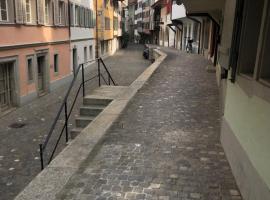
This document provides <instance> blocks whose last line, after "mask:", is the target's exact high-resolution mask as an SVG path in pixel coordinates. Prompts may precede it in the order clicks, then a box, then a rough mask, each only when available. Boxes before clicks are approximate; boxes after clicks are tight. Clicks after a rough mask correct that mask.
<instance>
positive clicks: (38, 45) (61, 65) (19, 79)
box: [0, 0, 72, 114]
mask: <svg viewBox="0 0 270 200" xmlns="http://www.w3.org/2000/svg"><path fill="white" fill-rule="evenodd" d="M68 21H69V20H68V1H67V0H39V1H36V0H15V1H10V0H0V113H1V114H3V113H4V112H6V111H7V110H9V109H10V108H12V107H16V106H19V105H22V104H25V103H27V102H29V101H31V100H32V99H34V98H37V97H39V96H42V95H44V94H46V93H48V92H50V91H51V90H54V89H55V88H57V87H59V86H61V85H63V84H65V83H66V82H67V81H68V80H70V78H71V77H72V76H71V68H70V59H69V58H70V41H69V27H68V23H69V22H68Z"/></svg>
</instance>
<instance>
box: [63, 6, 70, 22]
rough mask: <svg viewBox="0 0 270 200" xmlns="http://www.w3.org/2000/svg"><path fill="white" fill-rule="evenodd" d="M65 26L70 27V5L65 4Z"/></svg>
mask: <svg viewBox="0 0 270 200" xmlns="http://www.w3.org/2000/svg"><path fill="white" fill-rule="evenodd" d="M64 17H65V25H66V26H68V25H69V18H68V3H65V16H64Z"/></svg>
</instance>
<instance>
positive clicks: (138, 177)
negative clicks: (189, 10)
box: [57, 49, 242, 200]
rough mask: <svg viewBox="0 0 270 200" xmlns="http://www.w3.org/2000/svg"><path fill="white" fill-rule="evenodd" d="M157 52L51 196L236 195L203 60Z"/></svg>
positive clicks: (177, 199)
mask: <svg viewBox="0 0 270 200" xmlns="http://www.w3.org/2000/svg"><path fill="white" fill-rule="evenodd" d="M165 50H166V52H167V53H168V57H167V59H166V60H165V62H164V63H163V64H162V65H161V66H160V68H159V69H158V70H157V71H156V72H155V74H154V75H153V76H152V77H151V79H150V80H149V81H148V83H147V84H146V85H145V86H144V87H143V88H142V89H141V90H140V91H139V93H138V94H137V95H136V96H135V98H134V99H133V100H132V102H131V103H130V104H129V105H128V107H127V109H126V110H125V112H124V113H123V114H122V116H121V117H120V119H119V121H118V124H117V125H115V126H114V127H112V128H111V130H110V131H109V132H108V133H107V135H106V137H105V139H104V140H103V142H102V144H101V145H100V146H98V147H97V149H96V150H95V152H94V153H92V154H91V155H89V158H88V159H87V160H86V161H85V162H84V163H83V164H82V166H81V167H80V169H79V170H78V172H77V173H76V174H75V175H74V176H73V177H72V178H71V179H70V180H69V182H68V184H67V185H66V186H65V187H64V189H63V190H62V191H61V192H60V193H59V194H58V196H57V198H58V199H80V200H83V199H87V200H92V199H93V200H94V199H95V200H114V199H119V200H122V199H129V200H133V199H137V200H139V199H152V200H195V199H203V200H241V199H242V198H241V196H240V194H239V191H238V188H237V186H236V183H235V180H234V178H233V175H232V172H231V169H230V166H229V164H228V162H227V160H226V157H225V155H224V151H223V149H222V147H221V144H220V140H219V137H220V136H219V131H220V118H219V98H218V89H217V86H216V82H215V75H214V74H209V73H207V72H206V70H205V68H206V65H207V64H209V63H208V62H207V61H205V60H204V59H203V58H202V57H200V56H197V55H189V54H184V53H179V52H177V51H174V50H170V49H165Z"/></svg>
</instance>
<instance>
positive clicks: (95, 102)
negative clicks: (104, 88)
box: [83, 97, 112, 106]
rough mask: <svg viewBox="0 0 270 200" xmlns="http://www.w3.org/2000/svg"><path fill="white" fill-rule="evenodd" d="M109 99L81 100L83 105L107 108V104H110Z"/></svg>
mask: <svg viewBox="0 0 270 200" xmlns="http://www.w3.org/2000/svg"><path fill="white" fill-rule="evenodd" d="M111 102H112V100H111V99H99V98H87V97H85V98H84V99H83V104H84V105H101V106H107V105H108V104H109V103H111Z"/></svg>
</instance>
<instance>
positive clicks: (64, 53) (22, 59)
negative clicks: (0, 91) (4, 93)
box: [0, 43, 70, 96]
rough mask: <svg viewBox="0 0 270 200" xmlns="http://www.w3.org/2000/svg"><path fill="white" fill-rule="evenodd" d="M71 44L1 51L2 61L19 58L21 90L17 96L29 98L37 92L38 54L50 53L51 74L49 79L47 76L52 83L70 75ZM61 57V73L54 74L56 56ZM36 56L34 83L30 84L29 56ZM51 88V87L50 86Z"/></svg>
mask: <svg viewBox="0 0 270 200" xmlns="http://www.w3.org/2000/svg"><path fill="white" fill-rule="evenodd" d="M69 46H70V45H69V44H68V43H67V44H58V45H50V46H46V45H45V46H39V47H35V48H32V47H31V48H23V49H13V50H7V51H0V59H1V58H5V57H16V58H17V72H18V74H19V77H18V78H19V81H18V85H19V90H18V91H16V92H18V93H17V95H19V96H27V95H30V94H31V93H33V92H36V91H37V85H36V81H37V65H36V54H37V53H40V52H48V54H47V55H48V57H47V66H46V68H47V69H48V72H49V77H48V76H47V78H48V80H49V82H50V83H52V82H55V81H58V80H61V79H62V78H65V77H67V76H69V75H70V68H69V66H70V62H69V59H65V58H68V57H69V56H70V52H69ZM56 53H57V54H58V55H59V72H58V73H57V74H56V73H54V68H53V66H54V60H53V59H54V57H53V56H54V54H56ZM32 55H33V56H34V68H33V73H34V82H31V83H29V82H28V71H27V70H28V69H27V65H26V64H27V60H26V58H27V56H32ZM49 86H50V85H49Z"/></svg>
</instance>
